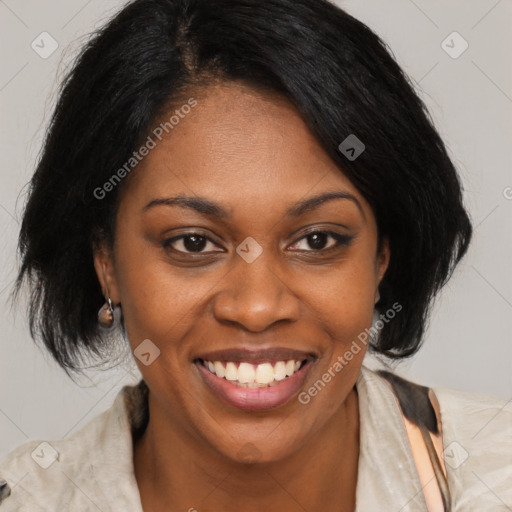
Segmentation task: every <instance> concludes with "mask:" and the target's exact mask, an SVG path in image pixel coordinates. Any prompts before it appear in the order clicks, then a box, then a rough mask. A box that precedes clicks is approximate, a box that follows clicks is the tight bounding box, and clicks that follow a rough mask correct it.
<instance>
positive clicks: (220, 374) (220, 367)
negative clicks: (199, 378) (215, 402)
mask: <svg viewBox="0 0 512 512" xmlns="http://www.w3.org/2000/svg"><path fill="white" fill-rule="evenodd" d="M213 366H214V368H215V370H214V371H212V370H210V371H211V372H212V373H216V374H217V376H218V377H220V378H222V377H224V376H225V375H226V369H225V368H224V365H223V364H222V363H221V362H220V361H215V363H213Z"/></svg>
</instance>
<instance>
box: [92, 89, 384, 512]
mask: <svg viewBox="0 0 512 512" xmlns="http://www.w3.org/2000/svg"><path fill="white" fill-rule="evenodd" d="M191 96H193V97H194V98H196V99H197V101H198V104H197V106H196V107H195V108H194V109H193V110H192V111H191V113H190V114H188V115H187V116H185V117H184V119H181V120H180V123H179V124H178V125H177V126H175V128H174V129H173V131H172V132H171V133H170V134H169V135H168V136H167V137H166V138H165V139H164V140H162V141H161V142H159V143H158V144H157V146H156V147H155V148H154V149H153V150H151V151H150V153H149V154H148V156H146V157H145V158H144V160H143V161H142V162H141V163H140V164H139V165H138V166H137V170H136V172H135V171H134V174H133V175H131V176H130V178H129V179H128V180H127V183H125V184H124V185H123V190H122V195H121V201H120V205H119V211H118V215H117V226H116V235H115V244H114V247H113V249H112V250H110V249H109V248H108V247H107V246H104V245H103V246H100V247H99V248H97V249H96V251H95V256H94V260H95V268H96V272H97V275H98V279H99V280H100V283H101V285H102V287H103V289H104V290H105V293H108V294H109V295H110V297H111V298H112V300H113V301H114V303H122V310H123V317H124V321H125V326H126V331H127V335H128V338H129V341H130V345H131V348H132V350H135V349H136V348H137V346H138V345H139V344H140V343H141V342H142V341H143V340H145V339H150V340H151V341H152V342H153V343H154V344H155V345H156V346H157V347H158V348H159V349H160V355H159V357H157V358H156V359H155V360H154V361H153V362H152V363H151V364H150V365H149V366H145V365H144V364H142V363H141V362H140V361H139V360H138V359H137V358H135V361H136V362H137V364H138V367H139V369H140V371H141V373H142V375H143V377H144V379H145V381H146V383H147V384H148V387H149V389H150V395H149V407H150V421H149V424H148V427H147V429H146V432H145V434H144V436H143V437H142V439H141V440H140V441H139V442H138V443H136V444H135V446H134V468H135V476H136V479H137V483H138V486H139V490H140V494H141V500H142V505H143V508H144V510H151V511H154V510H172V511H178V510H183V511H185V510H189V509H191V508H194V509H196V510H198V511H200V512H202V511H207V510H210V511H213V510H222V511H224V512H231V511H235V510H236V511H240V510H243V511H247V512H252V511H260V510H279V511H285V512H286V511H299V510H300V511H304V510H324V511H335V510H336V511H337V512H339V511H340V510H347V511H349V510H353V508H354V504H355V487H356V479H357V461H358V456H359V413H358V401H357V390H356V388H355V382H356V379H357V377H358V374H359V370H360V366H361V363H362V360H363V357H364V354H365V347H364V346H363V347H362V348H363V350H361V351H360V352H359V353H358V354H355V355H354V358H353V359H352V360H351V361H350V362H349V363H348V364H347V365H346V366H345V367H344V368H343V370H342V371H341V372H339V373H338V374H337V375H336V377H335V378H333V379H332V380H331V382H330V383H328V384H327V385H326V386H325V388H323V389H322V391H321V392H319V393H318V395H317V396H315V397H314V398H312V399H311V401H310V402H309V403H308V404H306V405H303V404H301V403H300V402H299V401H298V400H297V397H293V398H292V399H291V400H290V401H289V402H287V403H286V404H284V405H282V406H280V407H276V408H274V409H270V410H266V411H263V412H261V411H260V412H257V413H256V412H246V411H241V410H239V409H236V408H234V407H232V406H230V405H228V404H226V403H225V402H223V401H222V400H221V399H220V398H218V397H217V396H216V395H215V394H213V393H212V392H211V391H210V389H209V388H208V387H207V386H206V384H205V383H204V382H203V380H202V378H201V376H200V374H199V372H198V370H197V368H196V366H195V365H194V364H193V358H194V357H197V356H198V354H200V353H204V352H208V351H212V350H217V349H224V348H235V347H237V346H240V345H242V344H243V345H244V346H250V347H271V346H282V347H287V348H294V349H300V350H304V351H308V352H313V353H314V354H316V355H317V359H316V361H315V362H314V364H313V365H312V367H311V369H310V371H309V373H308V375H307V379H306V381H305V383H304V385H303V387H302V389H301V391H303V390H307V389H308V388H310V387H311V386H312V385H313V383H314V382H315V381H317V380H318V379H320V378H321V376H322V375H323V374H324V373H325V372H327V371H328V369H329V368H332V366H333V364H334V362H335V361H336V360H337V358H338V356H343V354H344V353H345V352H346V350H348V348H349V347H350V344H351V343H352V341H353V340H356V339H357V335H358V334H359V333H361V332H362V331H364V329H365V328H367V327H369V326H370V325H371V319H372V312H373V309H374V303H375V298H376V294H377V289H378V285H379V283H380V281H381V279H382V277H383V275H384V273H385V271H386V268H387V265H388V261H389V249H388V245H387V243H386V241H384V244H383V245H382V249H381V251H380V252H379V253H378V252H377V228H376V221H375V218H374V215H373V213H372V210H371V208H370V206H369V205H368V203H367V202H366V201H365V199H364V198H363V197H362V195H361V194H360V193H359V192H358V190H357V189H356V188H355V187H354V185H352V183H351V182H350V181H349V180H348V179H347V178H346V177H345V176H344V175H343V173H342V172H341V171H340V169H339V168H338V167H337V166H336V165H335V163H334V162H333V161H332V160H331V159H330V158H329V156H328V155H327V154H326V152H325V151H324V150H323V148H322V147H321V146H320V144H319V143H318V141H317V140H316V139H315V138H314V137H313V135H312V134H311V132H310V131H309V130H308V128H307V126H306V125H305V123H304V121H303V120H302V118H301V117H300V116H299V114H298V112H297V110H296V109H295V107H294V106H293V105H292V104H291V103H290V102H289V101H288V100H286V99H285V98H283V97H281V96H279V95H277V94H276V93H272V92H267V91H261V90H260V91H256V90H254V89H252V88H249V87H247V86H245V85H242V84H238V83H217V84H215V85H211V86H209V87H208V88H206V89H205V90H203V91H197V94H194V95H192V94H191ZM178 107H179V105H178ZM175 108H176V107H175ZM173 110H174V109H173ZM170 115H171V114H169V115H167V116H164V118H167V119H168V118H169V117H170ZM332 191H343V192H346V193H349V194H352V195H353V197H354V198H355V199H356V200H357V203H358V204H356V201H353V200H348V199H334V200H330V201H326V202H323V203H322V204H321V205H320V206H318V207H317V208H316V209H314V210H311V211H308V212H306V213H304V214H302V215H301V216H299V217H288V216H286V213H285V212H286V210H287V208H288V207H290V206H292V205H294V204H295V203H297V202H299V201H302V200H304V199H307V198H309V197H312V196H315V195H317V194H320V193H324V192H332ZM178 194H183V195H187V196H201V197H205V198H208V199H210V200H213V201H215V202H217V203H219V204H220V205H222V207H223V208H224V209H226V210H227V212H228V213H229V216H228V217H226V218H224V219H217V218H214V217H210V216H208V215H205V214H203V213H199V212H197V211H195V210H193V209H187V208H183V207H179V206H176V205H174V206H168V205H159V206H155V207H152V208H149V209H146V210H145V211H143V209H144V206H145V205H147V204H148V203H149V202H150V201H152V200H153V199H155V198H163V197H170V196H176V195H178ZM310 228H315V232H317V231H320V232H321V231H322V230H323V231H325V230H331V231H334V232H335V233H339V234H343V235H349V236H352V237H354V238H353V239H352V242H351V243H350V244H349V245H348V246H346V245H340V246H338V247H335V246H336V240H335V239H334V238H332V237H331V236H326V237H325V238H323V239H322V238H320V240H319V241H318V240H316V245H315V239H313V240H311V237H307V236H306V235H307V234H308V233H307V230H309V229H310ZM194 230H200V231H201V232H202V233H203V234H204V235H206V236H207V237H209V238H210V239H211V240H212V241H205V243H204V244H203V245H202V246H200V247H199V249H197V250H199V251H202V252H199V253H197V252H196V253H194V252H190V249H188V253H187V246H185V245H184V242H185V241H187V239H183V238H182V239H179V240H177V241H175V242H174V243H173V244H172V245H171V246H169V247H167V248H164V247H163V246H162V244H163V242H164V241H165V240H168V239H169V238H171V237H174V236H178V235H183V234H185V233H187V232H190V231H194ZM249 236H250V237H252V238H254V239H255V240H256V241H257V242H258V244H260V246H261V247H262V249H263V252H262V254H261V255H260V256H259V257H258V258H257V259H256V260H255V261H253V262H252V263H247V262H246V261H245V260H244V259H243V258H241V257H240V256H239V255H238V254H237V253H236V251H235V250H236V248H237V246H238V245H239V244H240V243H241V242H242V241H244V240H245V238H246V237H249ZM322 240H323V242H322ZM188 242H190V239H188ZM188 247H190V246H188ZM330 247H335V248H333V249H330ZM173 249H174V250H173ZM192 250H193V249H192ZM179 251H181V252H179ZM247 443H251V444H252V445H254V446H255V447H256V450H257V453H258V457H259V458H258V459H257V461H256V462H254V463H244V462H242V461H240V459H239V455H238V452H239V450H240V449H241V448H243V447H244V446H246V445H247Z"/></svg>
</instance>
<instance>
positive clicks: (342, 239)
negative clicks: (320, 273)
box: [292, 231, 354, 252]
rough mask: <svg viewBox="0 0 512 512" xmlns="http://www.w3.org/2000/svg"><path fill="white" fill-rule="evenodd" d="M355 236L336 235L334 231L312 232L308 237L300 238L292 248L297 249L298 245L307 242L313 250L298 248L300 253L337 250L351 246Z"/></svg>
mask: <svg viewBox="0 0 512 512" xmlns="http://www.w3.org/2000/svg"><path fill="white" fill-rule="evenodd" d="M353 239H354V237H353V236H348V235H342V234H340V233H335V232H333V231H312V232H310V233H308V234H307V235H306V236H303V237H302V238H300V239H299V240H298V241H297V242H295V243H294V244H293V246H292V247H294V248H295V249H297V247H296V246H297V245H298V244H299V243H300V242H301V241H303V240H305V241H306V243H307V245H309V247H311V248H312V249H305V248H302V249H301V248H298V250H300V251H310V252H311V251H325V250H329V249H335V248H336V247H339V246H349V245H350V243H351V242H352V240H353ZM329 240H331V242H330V243H329Z"/></svg>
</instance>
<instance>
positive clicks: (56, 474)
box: [0, 386, 137, 512]
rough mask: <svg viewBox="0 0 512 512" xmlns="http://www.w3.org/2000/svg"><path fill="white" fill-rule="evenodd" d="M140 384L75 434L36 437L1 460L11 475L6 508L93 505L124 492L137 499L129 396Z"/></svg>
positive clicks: (2, 499) (1, 470)
mask: <svg viewBox="0 0 512 512" xmlns="http://www.w3.org/2000/svg"><path fill="white" fill-rule="evenodd" d="M135 389H136V386H125V387H123V389H122V390H120V391H119V393H118V394H117V396H116V398H115V400H114V403H113V404H112V405H111V406H110V408H108V409H107V410H106V411H104V412H102V413H101V414H99V415H97V416H96V417H94V418H93V419H92V420H91V421H89V423H87V424H86V425H85V426H84V427H82V428H81V429H80V430H78V431H77V432H75V433H74V434H72V435H70V436H69V437H66V438H65V439H60V440H50V441H45V440H30V441H27V442H26V443H24V444H22V445H20V446H18V447H16V448H15V449H14V450H13V451H11V452H10V453H8V454H7V455H6V456H4V457H3V458H2V459H0V479H3V480H5V483H4V487H3V491H2V492H3V496H2V494H0V503H1V509H2V512H4V510H5V511H6V512H7V511H9V510H12V511H14V510H16V511H23V510H27V511H28V510H30V511H34V512H37V511H40V510H41V511H42V510H92V509H96V507H99V508H100V509H101V508H102V504H107V503H112V502H113V501H115V500H116V495H120V494H121V493H126V494H127V497H128V496H131V497H132V498H134V497H133V491H134V487H133V486H134V477H133V463H132V454H133V452H132V432H131V424H130V416H129V414H128V413H129V411H128V410H127V405H128V401H127V400H126V396H127V395H132V394H133V393H134V390H135ZM123 477H125V479H124V480H123ZM1 483H2V482H1V481H0V485H1ZM136 497H137V496H135V498H136ZM119 498H120V497H119ZM127 499H128V498H125V499H123V502H124V501H126V500H127ZM41 507H43V508H41ZM126 510H134V509H133V508H131V509H130V508H128V507H127V508H126Z"/></svg>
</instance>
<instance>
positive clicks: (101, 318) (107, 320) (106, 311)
mask: <svg viewBox="0 0 512 512" xmlns="http://www.w3.org/2000/svg"><path fill="white" fill-rule="evenodd" d="M98 323H99V324H100V325H101V327H105V328H106V329H109V328H110V327H112V326H113V325H114V307H113V306H112V299H111V298H110V297H107V300H106V302H105V304H103V306H101V308H100V309H99V311H98Z"/></svg>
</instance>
